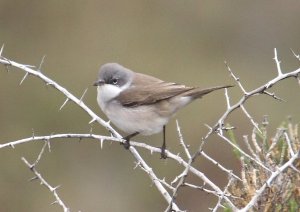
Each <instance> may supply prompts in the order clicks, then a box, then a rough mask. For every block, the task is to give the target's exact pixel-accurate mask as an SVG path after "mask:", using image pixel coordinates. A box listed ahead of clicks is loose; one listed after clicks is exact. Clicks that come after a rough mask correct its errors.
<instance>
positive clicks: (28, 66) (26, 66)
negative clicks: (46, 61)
mask: <svg viewBox="0 0 300 212" xmlns="http://www.w3.org/2000/svg"><path fill="white" fill-rule="evenodd" d="M23 66H24V67H25V68H35V66H33V65H26V64H23Z"/></svg>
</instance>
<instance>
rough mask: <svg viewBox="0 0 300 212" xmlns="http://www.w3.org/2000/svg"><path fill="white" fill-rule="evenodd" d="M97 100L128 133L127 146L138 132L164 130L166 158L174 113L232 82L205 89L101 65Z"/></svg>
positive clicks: (102, 108)
mask: <svg viewBox="0 0 300 212" xmlns="http://www.w3.org/2000/svg"><path fill="white" fill-rule="evenodd" d="M94 86H97V102H98V104H99V106H100V108H101V110H102V111H103V112H104V113H105V115H106V116H107V117H108V118H109V119H110V120H111V122H112V123H113V124H114V125H115V126H116V127H117V128H119V129H121V130H122V131H124V132H125V133H128V135H127V136H125V137H124V138H123V139H125V141H126V142H125V143H124V147H125V148H126V149H128V148H129V147H130V143H129V142H130V139H131V138H132V137H134V136H136V135H138V134H141V135H146V136H147V135H152V134H156V133H159V132H161V131H162V130H163V144H162V147H161V158H164V159H165V158H166V153H165V150H166V137H165V129H166V128H165V126H166V124H167V123H168V122H169V119H170V118H171V117H172V116H174V115H175V113H176V112H177V111H178V110H179V109H181V108H183V107H184V106H186V105H187V104H189V103H190V102H192V101H193V100H195V99H198V98H201V97H202V96H204V95H206V94H208V93H210V92H212V91H215V90H218V89H222V88H228V87H232V86H231V85H225V86H217V87H211V88H206V89H200V88H198V87H187V86H185V85H181V84H177V83H173V82H164V81H162V80H160V79H158V78H155V77H152V76H149V75H146V74H141V73H137V72H133V71H131V70H130V69H128V68H125V67H123V66H121V65H120V64H117V63H106V64H104V65H102V66H101V67H100V70H99V75H98V79H97V81H96V82H95V83H94Z"/></svg>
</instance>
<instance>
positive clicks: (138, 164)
mask: <svg viewBox="0 0 300 212" xmlns="http://www.w3.org/2000/svg"><path fill="white" fill-rule="evenodd" d="M140 164H141V162H140V161H139V162H136V163H135V166H134V167H133V169H136V168H137V167H139V166H140Z"/></svg>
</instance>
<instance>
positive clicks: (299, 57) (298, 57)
mask: <svg viewBox="0 0 300 212" xmlns="http://www.w3.org/2000/svg"><path fill="white" fill-rule="evenodd" d="M290 50H291V52H292V53H293V55H294V56H295V57H296V58H297V59H298V60H300V56H299V55H297V54H296V53H295V52H294V51H293V49H291V48H290Z"/></svg>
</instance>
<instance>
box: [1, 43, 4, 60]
mask: <svg viewBox="0 0 300 212" xmlns="http://www.w3.org/2000/svg"><path fill="white" fill-rule="evenodd" d="M3 49H4V44H2V46H1V49H0V57H1V56H2V52H3Z"/></svg>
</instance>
